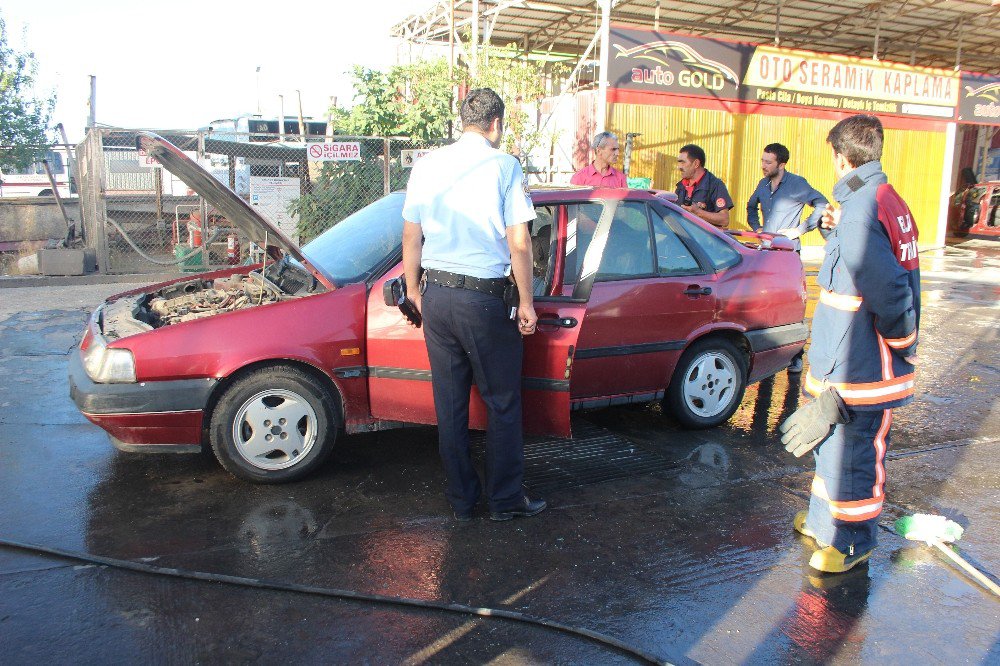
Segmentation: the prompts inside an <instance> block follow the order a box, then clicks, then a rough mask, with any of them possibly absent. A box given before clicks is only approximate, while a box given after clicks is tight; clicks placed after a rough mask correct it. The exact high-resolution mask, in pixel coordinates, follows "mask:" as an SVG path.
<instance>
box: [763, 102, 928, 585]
mask: <svg viewBox="0 0 1000 666" xmlns="http://www.w3.org/2000/svg"><path fill="white" fill-rule="evenodd" d="M827 142H828V143H829V144H830V146H831V148H832V150H833V165H834V171H835V172H836V174H837V177H838V181H837V184H836V185H835V186H834V189H833V195H834V198H835V199H836V200H837V201H838V202H839V203H840V209H839V211H838V212H839V216H834V215H826V216H824V220H823V222H822V223H821V227H826V229H827V230H826V231H825V232H824V235H826V236H827V244H826V254H825V257H824V259H823V265H822V266H821V268H820V271H819V276H818V278H817V282H818V283H819V286H820V288H821V291H820V298H819V303H818V304H817V306H816V312H815V315H814V317H813V323H812V344H811V346H810V348H809V371H808V373H807V375H806V379H805V383H804V386H803V392H804V393H806V394H807V395H810V396H812V397H814V398H815V399H814V400H813V401H812V402H810V403H809V404H807V405H805V406H804V407H802V408H800V409H799V410H798V411H797V412H795V413H794V414H793V415H792V416H790V417H789V418H788V419H787V420H786V421H785V422H784V423H782V424H781V426H780V428H779V430H780V431H781V432H782V435H783V436H782V441H783V442H784V443H785V445H786V449H788V450H789V451H791V452H792V453H793V454H795V455H796V456H801V455H803V454H804V453H806V452H807V451H810V450H813V447H816V446H817V445H819V448H817V449H815V450H814V453H813V455H814V458H815V462H816V474H815V477H814V478H813V482H812V496H811V498H810V502H809V509H808V511H802V512H799V513H798V514H797V515H796V516H795V519H794V521H793V526H794V528H795V529H796V530H797V531H798V532H800V533H801V534H804V535H806V536H807V537H810V538H812V539H814V540H815V542H816V545H817V550H816V551H815V552H814V553H813V554H812V556H811V558H810V560H809V565H810V566H811V567H812V568H814V569H817V570H819V571H823V572H828V573H839V572H843V571H847V570H849V569H851V568H853V567H854V566H856V565H857V564H859V563H861V562H864V561H865V560H867V559H868V558H869V557H870V556H871V554H872V551H873V550H874V549H875V545H876V532H877V530H878V525H877V522H878V516H879V514H880V513H881V512H882V504H883V501H884V497H885V481H886V475H885V467H884V460H885V453H886V450H887V449H888V448H889V429H890V426H891V424H892V410H893V408H895V407H900V406H902V405H905V404H907V403H909V402H911V401H912V400H913V394H914V376H915V368H914V366H915V365H916V362H917V357H916V349H917V326H918V322H919V308H920V275H919V269H918V268H917V261H918V259H917V230H916V224H915V222H914V221H913V216H912V214H911V213H910V210H909V207H907V205H906V202H905V201H903V200H902V198H901V197H900V196H899V195H898V194H896V192H895V190H893V189H892V186H890V185H889V184H888V183H887V178H886V175H885V173H883V171H882V165H881V163H880V162H879V160H880V159H881V157H882V142H883V131H882V124H881V123H880V122H879V120H878V119H877V118H875V117H874V116H865V115H859V116H852V117H850V118H847V119H845V120H843V121H841V122H839V123H837V125H836V126H834V128H833V129H832V130H831V131H830V133H829V135H828V136H827ZM831 226H832V230H830V228H831Z"/></svg>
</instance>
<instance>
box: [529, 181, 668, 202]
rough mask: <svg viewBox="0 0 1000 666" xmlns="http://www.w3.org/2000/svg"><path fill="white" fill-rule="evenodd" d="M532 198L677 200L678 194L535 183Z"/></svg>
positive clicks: (566, 199) (660, 191)
mask: <svg viewBox="0 0 1000 666" xmlns="http://www.w3.org/2000/svg"><path fill="white" fill-rule="evenodd" d="M530 192H531V200H532V201H533V202H535V203H557V202H567V201H592V200H593V199H612V200H622V199H631V200H633V201H636V200H638V201H655V200H660V201H676V200H677V195H676V194H674V193H673V192H667V191H664V190H632V189H626V188H623V187H592V186H582V185H533V186H531V187H530Z"/></svg>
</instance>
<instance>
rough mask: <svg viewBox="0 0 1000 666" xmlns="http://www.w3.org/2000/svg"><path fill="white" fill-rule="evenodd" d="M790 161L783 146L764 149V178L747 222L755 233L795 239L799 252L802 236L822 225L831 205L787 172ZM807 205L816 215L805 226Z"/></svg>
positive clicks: (751, 203)
mask: <svg viewBox="0 0 1000 666" xmlns="http://www.w3.org/2000/svg"><path fill="white" fill-rule="evenodd" d="M788 159H789V153H788V148H785V147H784V146H783V145H781V144H780V143H770V144H768V145H766V146H764V154H763V155H761V158H760V170H761V171H763V172H764V177H763V178H761V180H760V182H759V183H758V184H757V189H756V190H754V192H753V194H752V195H751V196H750V201H748V202H747V222H748V223H749V224H750V228H751V229H753V230H754V231H761V230H763V231H766V232H767V233H769V234H781V235H782V236H787V237H788V238H791V239H793V240H794V241H795V249H796V250H799V249H800V245H799V240H798V238H799V236H801V235H802V234H804V233H806V232H807V231H812V230H813V229H815V228H816V227H817V225H819V222H820V218H821V217H822V216H823V210H824V209H825V208H826V205H827V203H828V201H827V199H826V197H824V196H823V195H822V194H820V193H819V191H817V190H816V189H814V188H813V187H812V185H810V184H809V182H808V181H806V179H805V178H803V177H802V176H797V175H795V174H794V173H791V172H789V171H786V170H785V165H786V164H788ZM806 204H809V205H810V206H812V207H813V212H812V213H811V214H810V215H809V217H808V218H806V220H805V222H803V221H802V209H803V208H805V206H806ZM758 206H759V207H760V210H761V212H762V213H763V214H764V225H763V229H762V227H761V224H760V218H759V217H758V214H757V208H758Z"/></svg>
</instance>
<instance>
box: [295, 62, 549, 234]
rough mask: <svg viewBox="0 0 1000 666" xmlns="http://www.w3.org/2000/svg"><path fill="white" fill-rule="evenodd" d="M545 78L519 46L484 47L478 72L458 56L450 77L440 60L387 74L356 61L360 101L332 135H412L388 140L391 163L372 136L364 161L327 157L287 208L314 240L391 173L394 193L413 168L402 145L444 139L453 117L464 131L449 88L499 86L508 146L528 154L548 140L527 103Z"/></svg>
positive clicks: (337, 121) (374, 194)
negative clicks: (305, 189) (306, 188)
mask: <svg viewBox="0 0 1000 666" xmlns="http://www.w3.org/2000/svg"><path fill="white" fill-rule="evenodd" d="M556 74H557V75H558V72H556ZM545 78H546V72H545V71H544V70H543V66H542V65H540V64H538V63H536V62H532V61H528V60H525V59H523V58H521V57H519V55H518V51H517V49H516V48H515V47H514V46H510V47H506V48H497V47H492V46H490V47H483V48H482V49H481V50H480V53H479V62H478V67H477V71H475V72H473V71H472V70H471V68H470V67H469V66H468V63H465V62H460V63H459V64H458V66H457V67H456V68H455V69H454V71H453V73H452V76H451V77H449V76H448V62H447V61H446V60H445V59H443V58H441V59H437V60H418V61H416V62H414V63H411V64H406V65H395V66H393V67H391V68H390V69H389V70H388V71H384V72H383V71H379V70H375V69H369V68H367V67H361V66H355V67H354V70H353V79H354V81H353V86H354V102H355V104H354V106H353V107H352V108H351V109H350V110H345V109H341V108H334V109H332V110H331V111H332V113H331V115H332V117H333V123H334V133H335V134H336V135H337V136H339V137H407V138H408V140H407V141H397V140H393V141H391V142H389V145H388V154H389V159H388V166H386V160H385V157H384V154H385V152H386V146H385V144H384V142H383V141H381V140H370V139H367V140H366V139H361V160H360V161H352V162H326V163H324V164H323V166H322V168H320V169H318V173H315V174H314V176H313V179H312V183H311V187H310V191H309V192H308V193H307V194H305V195H303V196H302V197H301V198H300V199H298V200H296V201H295V202H294V203H293V204H292V206H291V209H290V212H291V213H292V214H295V215H298V217H299V226H298V231H299V235H300V237H301V238H302V239H303V240H307V239H311V238H313V237H315V236H317V235H318V234H320V233H322V232H323V231H325V230H326V229H327V228H329V227H331V226H333V225H334V224H336V223H337V222H339V221H340V220H342V219H344V218H345V217H347V216H348V215H350V214H351V213H353V212H355V211H357V210H359V209H361V208H362V207H364V206H366V205H368V204H369V203H371V202H372V201H374V200H376V199H377V198H379V197H380V196H381V195H382V193H383V191H384V189H383V187H384V183H383V180H384V178H385V173H386V172H388V175H389V190H390V191H393V190H397V189H401V188H403V187H405V186H406V181H407V179H408V178H409V174H410V169H409V168H406V167H405V166H404V165H403V164H402V160H401V159H400V151H401V150H403V149H407V148H427V147H432V146H434V145H440V144H441V143H443V142H444V141H446V140H447V136H448V123H449V121H454V122H455V129H456V132H457V130H458V129H460V123H458V122H457V115H458V114H457V111H456V112H454V113H453V112H452V110H451V95H452V91H453V90H454V89H456V88H457V87H458V86H462V87H463V88H464V89H466V90H469V89H472V88H482V87H489V88H493V89H494V90H496V91H497V93H498V94H499V95H500V96H501V97H502V98H503V100H504V104H505V105H506V114H505V118H504V125H505V128H506V129H505V132H504V143H503V148H504V149H505V150H507V151H508V152H510V153H512V154H514V155H517V156H519V157H521V158H522V159H524V158H525V157H526V156H527V155H528V153H530V152H531V150H532V149H533V148H534V147H535V146H536V145H537V144H538V142H539V141H540V140H541V139H542V138H543V137H542V136H541V133H540V132H539V131H538V130H537V129H534V125H533V123H532V122H531V118H530V117H529V114H528V109H529V108H530V105H532V104H533V103H534V102H536V101H537V100H538V99H540V98H541V97H543V96H544V95H545V87H544V86H545ZM456 107H457V102H456Z"/></svg>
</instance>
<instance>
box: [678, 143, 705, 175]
mask: <svg viewBox="0 0 1000 666" xmlns="http://www.w3.org/2000/svg"><path fill="white" fill-rule="evenodd" d="M678 152H679V153H687V156H688V159H689V160H698V161H699V162H701V168H702V169H704V168H705V151H704V150H702V149H701V146H696V145H694V144H693V143H689V144H688V145H686V146H681V149H680V150H679V151H678Z"/></svg>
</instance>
